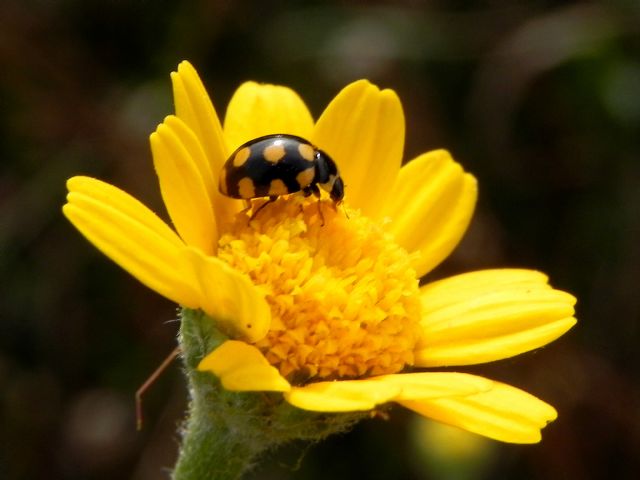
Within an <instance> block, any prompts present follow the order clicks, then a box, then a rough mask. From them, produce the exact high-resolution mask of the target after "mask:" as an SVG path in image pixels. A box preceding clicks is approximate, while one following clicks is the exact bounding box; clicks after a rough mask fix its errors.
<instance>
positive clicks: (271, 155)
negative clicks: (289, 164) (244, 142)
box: [262, 143, 285, 163]
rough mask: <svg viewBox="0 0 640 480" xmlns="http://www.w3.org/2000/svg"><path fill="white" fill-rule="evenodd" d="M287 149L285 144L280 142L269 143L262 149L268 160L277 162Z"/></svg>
mask: <svg viewBox="0 0 640 480" xmlns="http://www.w3.org/2000/svg"><path fill="white" fill-rule="evenodd" d="M284 155H285V151H284V146H283V145H281V144H280V143H274V144H273V145H269V146H268V147H266V148H265V149H264V150H263V151H262V156H263V157H264V159H265V160H266V161H267V162H272V163H276V162H278V161H280V160H281V159H282V157H284Z"/></svg>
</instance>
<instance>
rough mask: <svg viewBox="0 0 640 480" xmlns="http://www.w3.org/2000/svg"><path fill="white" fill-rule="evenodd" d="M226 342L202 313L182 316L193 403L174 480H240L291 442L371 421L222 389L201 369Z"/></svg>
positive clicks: (182, 339) (263, 394)
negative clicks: (265, 456) (268, 454)
mask: <svg viewBox="0 0 640 480" xmlns="http://www.w3.org/2000/svg"><path fill="white" fill-rule="evenodd" d="M226 340H227V337H226V336H225V335H224V334H222V333H221V332H220V331H219V330H218V329H217V328H216V327H215V322H214V321H213V320H212V319H211V318H209V317H207V316H206V315H204V314H203V313H202V312H200V311H195V310H188V309H184V310H183V311H182V322H181V328H180V346H181V349H182V352H183V361H184V365H185V370H186V372H185V373H186V375H187V378H188V382H189V393H190V396H191V399H190V404H189V412H188V418H187V420H186V422H185V424H184V425H183V427H182V445H181V447H180V454H179V458H178V462H177V464H176V467H175V469H174V471H173V476H172V479H173V480H232V479H238V478H240V477H241V476H242V474H243V473H245V472H246V471H247V470H249V469H251V467H253V466H254V465H255V463H256V461H257V460H258V458H259V457H260V456H261V455H262V454H264V453H265V452H266V451H268V450H270V449H273V448H275V447H277V446H279V445H281V444H283V443H286V442H290V441H292V440H314V441H318V440H321V439H322V438H324V437H326V436H327V435H329V434H331V433H335V432H340V431H344V430H346V429H348V428H349V427H350V426H351V425H353V423H355V422H356V421H358V420H360V419H361V418H363V417H364V416H366V414H363V413H349V414H325V413H316V412H307V411H304V410H300V409H297V408H295V407H292V406H290V405H289V404H288V403H286V402H285V401H284V399H283V397H282V395H281V394H279V393H267V392H255V393H254V392H249V393H247V392H231V391H227V390H225V389H223V388H222V387H221V385H220V382H219V381H218V379H217V378H216V377H215V376H214V375H212V374H211V373H208V372H199V371H198V370H197V366H198V364H199V363H200V360H202V358H204V356H205V355H207V354H208V353H210V352H211V351H213V350H214V349H215V348H217V347H218V346H219V345H220V344H222V343H223V342H224V341H226Z"/></svg>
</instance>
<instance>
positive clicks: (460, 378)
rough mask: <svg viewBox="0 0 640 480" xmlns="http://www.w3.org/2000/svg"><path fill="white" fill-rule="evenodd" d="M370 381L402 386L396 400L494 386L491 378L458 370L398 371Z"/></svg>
mask: <svg viewBox="0 0 640 480" xmlns="http://www.w3.org/2000/svg"><path fill="white" fill-rule="evenodd" d="M370 381H376V382H382V383H384V384H385V385H386V386H387V387H400V392H399V393H398V395H396V396H395V397H394V398H393V400H394V401H396V402H398V401H402V400H424V399H428V398H441V397H451V396H461V395H470V394H474V393H479V392H484V391H488V390H490V389H491V388H492V387H493V382H492V381H491V380H487V379H486V378H482V377H478V376H475V375H469V374H466V373H456V372H417V373H398V374H394V375H383V376H380V377H372V378H371V379H370ZM387 387H385V388H387Z"/></svg>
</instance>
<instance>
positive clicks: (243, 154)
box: [233, 147, 251, 167]
mask: <svg viewBox="0 0 640 480" xmlns="http://www.w3.org/2000/svg"><path fill="white" fill-rule="evenodd" d="M250 155H251V149H250V148H249V147H244V148H243V149H242V150H240V151H239V152H238V153H236V156H235V157H233V166H234V167H241V166H242V165H244V163H245V162H246V161H247V160H248V159H249V156H250Z"/></svg>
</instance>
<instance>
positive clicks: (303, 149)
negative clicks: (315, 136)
mask: <svg viewBox="0 0 640 480" xmlns="http://www.w3.org/2000/svg"><path fill="white" fill-rule="evenodd" d="M298 152H300V155H301V156H302V158H304V159H305V160H307V161H309V162H313V160H314V158H316V151H315V149H314V148H313V147H312V146H311V145H308V144H306V143H301V144H300V145H298Z"/></svg>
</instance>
